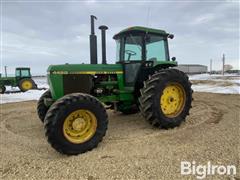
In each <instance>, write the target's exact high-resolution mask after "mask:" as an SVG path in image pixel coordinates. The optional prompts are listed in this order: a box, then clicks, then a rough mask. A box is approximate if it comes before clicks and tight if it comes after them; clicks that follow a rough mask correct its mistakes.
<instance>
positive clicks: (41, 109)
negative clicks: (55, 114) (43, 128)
mask: <svg viewBox="0 0 240 180" xmlns="http://www.w3.org/2000/svg"><path fill="white" fill-rule="evenodd" d="M45 98H52V95H51V92H50V90H47V91H46V92H45V93H43V94H42V96H41V97H40V99H39V100H38V103H37V113H38V117H39V119H40V120H41V121H42V122H44V118H45V116H46V114H47V111H48V109H49V107H47V106H46V105H45V104H44V99H45Z"/></svg>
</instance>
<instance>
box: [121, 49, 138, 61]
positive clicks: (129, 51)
mask: <svg viewBox="0 0 240 180" xmlns="http://www.w3.org/2000/svg"><path fill="white" fill-rule="evenodd" d="M124 53H126V54H127V55H128V61H130V59H131V56H135V55H136V54H137V53H136V52H134V51H131V50H125V51H124Z"/></svg>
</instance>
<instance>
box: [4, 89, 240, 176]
mask: <svg viewBox="0 0 240 180" xmlns="http://www.w3.org/2000/svg"><path fill="white" fill-rule="evenodd" d="M194 99H195V101H194V103H193V108H192V110H191V113H190V116H189V117H188V118H187V119H186V122H185V123H183V124H182V125H181V126H180V127H178V128H175V129H172V130H159V129H155V128H152V127H151V126H150V125H148V123H147V122H145V120H144V119H143V118H142V117H141V116H140V114H135V115H129V116H126V115H122V114H120V113H114V112H113V111H109V112H108V113H109V121H110V122H109V123H110V124H109V128H108V132H107V135H106V136H105V138H104V140H103V142H102V143H100V144H99V146H98V147H97V148H96V149H94V150H92V151H90V152H88V153H85V154H82V155H78V156H69V157H68V156H64V155H61V154H59V153H57V152H56V151H54V150H53V149H52V148H51V147H50V145H49V144H48V143H47V141H46V139H45V137H44V129H43V125H42V124H41V122H40V120H39V119H38V117H37V115H36V101H28V102H20V103H9V104H4V105H1V106H0V107H1V122H0V135H1V139H0V140H1V146H0V148H1V149H0V150H1V154H0V164H1V167H0V175H1V178H2V179H11V180H12V179H88V180H95V179H104V180H106V179H195V176H181V174H180V162H181V161H190V162H191V161H193V160H194V161H196V163H197V164H200V163H201V164H206V163H207V162H208V161H211V163H212V164H223V165H230V164H231V165H236V166H237V173H239V162H240V161H239V152H240V151H239V150H240V149H239V145H240V143H239V140H240V135H239V127H240V125H239V120H240V119H239V112H240V104H239V102H240V95H226V94H225V95H224V94H211V93H194ZM235 177H236V179H238V178H239V177H240V176H239V174H237V175H236V176H235ZM208 178H210V179H233V178H230V177H225V176H208Z"/></svg>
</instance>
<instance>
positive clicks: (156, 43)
mask: <svg viewBox="0 0 240 180" xmlns="http://www.w3.org/2000/svg"><path fill="white" fill-rule="evenodd" d="M166 43H167V41H166V40H165V39H164V38H163V37H161V36H156V35H151V36H149V37H147V41H146V57H147V60H150V61H151V60H152V61H166V60H167V52H166Z"/></svg>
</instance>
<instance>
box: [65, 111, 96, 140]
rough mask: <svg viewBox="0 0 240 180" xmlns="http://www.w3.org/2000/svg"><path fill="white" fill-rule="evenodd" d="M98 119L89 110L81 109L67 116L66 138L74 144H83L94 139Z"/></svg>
mask: <svg viewBox="0 0 240 180" xmlns="http://www.w3.org/2000/svg"><path fill="white" fill-rule="evenodd" d="M96 129H97V119H96V117H95V115H94V114H93V113H92V112H90V111H89V110H84V109H79V110H76V111H74V112H72V113H71V114H69V115H68V116H67V118H66V119H65V120H64V123H63V134H64V136H65V138H66V139H67V140H68V141H70V142H71V143H74V144H81V143H84V142H86V141H88V140H89V139H91V138H92V137H93V135H94V134H95V132H96Z"/></svg>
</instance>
